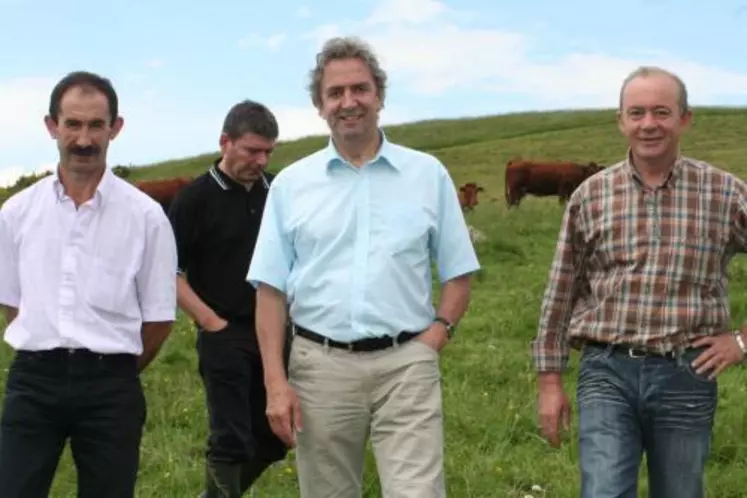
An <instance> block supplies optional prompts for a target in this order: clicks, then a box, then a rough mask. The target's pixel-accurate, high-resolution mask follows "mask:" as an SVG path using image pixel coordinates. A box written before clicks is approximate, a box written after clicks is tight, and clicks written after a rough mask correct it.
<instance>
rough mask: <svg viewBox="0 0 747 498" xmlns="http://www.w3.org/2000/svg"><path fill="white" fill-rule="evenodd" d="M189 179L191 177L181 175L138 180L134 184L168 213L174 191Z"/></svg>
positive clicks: (188, 181)
mask: <svg viewBox="0 0 747 498" xmlns="http://www.w3.org/2000/svg"><path fill="white" fill-rule="evenodd" d="M191 181H192V178H189V177H183V176H182V177H176V178H167V179H165V180H140V181H136V182H135V186H136V187H137V188H139V189H140V190H142V191H143V192H145V193H146V194H148V195H149V196H151V197H152V198H153V199H154V200H155V201H156V202H158V203H159V204H160V205H161V207H162V208H163V210H164V212H166V213H168V211H169V206H170V205H171V201H172V200H173V199H174V196H175V195H176V193H177V192H178V191H179V189H181V188H182V187H183V186H185V185H187V184H188V183H190V182H191Z"/></svg>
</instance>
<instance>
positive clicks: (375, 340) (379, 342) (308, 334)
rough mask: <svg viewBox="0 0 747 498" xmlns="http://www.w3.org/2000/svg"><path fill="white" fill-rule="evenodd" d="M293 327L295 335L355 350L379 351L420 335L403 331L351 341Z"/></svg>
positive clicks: (318, 342)
mask: <svg viewBox="0 0 747 498" xmlns="http://www.w3.org/2000/svg"><path fill="white" fill-rule="evenodd" d="M294 329H295V331H296V335H298V336H300V337H303V338H304V339H308V340H310V341H313V342H316V343H317V344H322V345H324V346H329V347H332V348H337V349H346V350H348V351H355V352H358V351H366V352H371V351H381V350H383V349H386V348H391V347H393V346H394V345H398V344H404V343H405V342H407V341H409V340H410V339H412V338H414V337H417V336H418V335H420V332H404V331H403V332H400V333H399V334H397V335H396V336H394V337H367V338H365V339H358V340H357V341H352V342H340V341H335V340H333V339H330V338H329V337H325V336H323V335H321V334H317V333H316V332H313V331H311V330H309V329H305V328H303V327H299V326H298V325H295V326H294Z"/></svg>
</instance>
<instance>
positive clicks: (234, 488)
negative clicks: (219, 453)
mask: <svg viewBox="0 0 747 498" xmlns="http://www.w3.org/2000/svg"><path fill="white" fill-rule="evenodd" d="M241 484H242V483H241V465H237V464H226V463H209V462H208V463H206V465H205V492H204V493H203V495H202V496H203V498H241V495H242V494H243V490H242V485H241Z"/></svg>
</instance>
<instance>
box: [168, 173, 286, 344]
mask: <svg viewBox="0 0 747 498" xmlns="http://www.w3.org/2000/svg"><path fill="white" fill-rule="evenodd" d="M220 160H221V159H220V158H218V160H216V161H215V162H214V163H213V165H212V166H211V167H210V169H209V170H208V171H207V172H205V173H204V174H202V175H200V176H198V177H197V178H195V180H194V181H192V183H190V184H189V185H186V186H185V187H183V188H182V189H181V190H180V191H179V193H178V194H177V196H176V197H175V198H174V200H173V201H172V204H171V207H170V209H169V219H170V221H171V224H172V227H173V229H174V235H175V237H176V246H177V252H178V258H179V260H178V261H179V270H180V272H182V273H183V274H184V275H185V277H186V279H187V282H188V283H189V285H190V286H191V287H192V289H193V290H194V291H195V292H196V293H197V295H198V296H199V297H200V298H201V299H202V300H203V301H204V302H205V304H207V305H208V306H210V307H211V308H212V309H213V310H214V311H215V312H216V313H217V314H218V315H219V316H221V317H222V318H224V319H226V320H228V321H229V322H231V323H233V324H237V325H244V326H243V327H241V328H242V329H246V328H247V327H248V328H250V329H251V330H254V306H255V290H254V288H253V287H252V286H251V284H249V282H247V281H246V274H247V271H248V269H249V263H250V261H251V257H252V253H253V251H254V246H255V244H256V242H257V235H258V232H259V226H260V222H261V220H262V212H263V210H264V205H265V201H266V200H267V193H268V189H269V186H270V182H271V180H272V178H273V175H271V174H268V173H264V174H263V178H260V179H258V180H257V181H256V182H255V183H254V185H253V186H252V188H251V189H250V190H248V191H247V190H246V188H245V187H244V186H243V185H241V184H240V183H238V182H236V181H234V180H232V179H231V178H230V177H228V175H226V174H225V173H223V172H222V171H221V170H220V169H218V167H217V165H218V164H219V163H220ZM251 335H252V336H254V334H251Z"/></svg>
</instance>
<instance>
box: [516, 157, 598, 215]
mask: <svg viewBox="0 0 747 498" xmlns="http://www.w3.org/2000/svg"><path fill="white" fill-rule="evenodd" d="M602 169H604V166H600V165H598V164H597V163H594V162H590V163H589V164H578V163H574V162H570V161H556V162H538V161H530V160H525V159H521V158H516V159H511V160H510V161H509V162H508V164H506V187H505V189H506V205H507V206H508V208H509V209H510V208H511V207H513V206H517V207H518V206H519V203H520V202H521V199H522V198H523V197H524V196H525V195H527V194H532V195H535V196H537V197H545V196H550V195H557V196H558V197H559V202H560V204H561V205H562V204H564V203H565V202H566V201H567V200H568V198H569V197H570V196H571V194H572V193H573V191H574V190H576V189H577V188H578V187H579V185H581V183H583V181H584V180H586V179H587V178H589V177H590V176H591V175H593V174H594V173H597V172H599V171H601V170H602Z"/></svg>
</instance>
